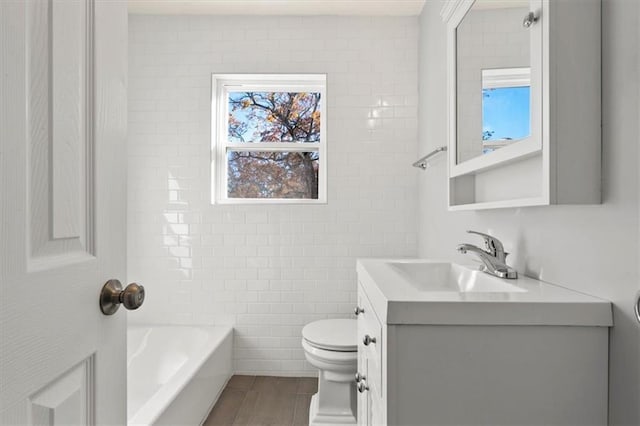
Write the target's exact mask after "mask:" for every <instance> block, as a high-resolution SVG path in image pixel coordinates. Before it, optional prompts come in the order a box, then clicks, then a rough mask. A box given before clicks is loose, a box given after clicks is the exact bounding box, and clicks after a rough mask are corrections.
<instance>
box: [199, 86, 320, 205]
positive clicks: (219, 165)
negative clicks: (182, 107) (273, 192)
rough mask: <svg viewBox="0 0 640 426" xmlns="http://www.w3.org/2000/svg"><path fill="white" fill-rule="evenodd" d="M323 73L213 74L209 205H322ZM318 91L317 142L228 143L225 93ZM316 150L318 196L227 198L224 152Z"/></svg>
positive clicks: (227, 114)
mask: <svg viewBox="0 0 640 426" xmlns="http://www.w3.org/2000/svg"><path fill="white" fill-rule="evenodd" d="M326 81H327V76H326V74H213V75H212V84H211V202H212V203H213V204H325V203H326V202H327V97H326ZM237 91H240V92H251V91H253V92H287V91H289V92H320V100H321V102H320V141H319V142H305V143H300V142H259V143H247V142H242V143H238V142H229V141H228V129H227V126H228V116H229V102H228V94H229V92H237ZM229 150H233V151H272V152H273V151H280V152H295V151H298V152H309V151H317V152H318V157H319V158H318V198H317V199H308V198H229V197H228V194H227V179H228V173H227V152H228V151H229Z"/></svg>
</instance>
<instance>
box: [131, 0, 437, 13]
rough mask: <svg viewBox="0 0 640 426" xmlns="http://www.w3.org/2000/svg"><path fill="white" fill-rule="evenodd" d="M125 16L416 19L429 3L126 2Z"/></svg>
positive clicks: (393, 0)
mask: <svg viewBox="0 0 640 426" xmlns="http://www.w3.org/2000/svg"><path fill="white" fill-rule="evenodd" d="M128 1H129V13H133V14H162V15H368V16H370V15H378V16H380V15H391V16H412V15H419V14H420V12H421V11H422V6H423V5H424V3H425V1H433V0H128Z"/></svg>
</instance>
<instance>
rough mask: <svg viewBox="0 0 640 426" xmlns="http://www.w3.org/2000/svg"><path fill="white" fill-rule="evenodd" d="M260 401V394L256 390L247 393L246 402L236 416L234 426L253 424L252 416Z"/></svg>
mask: <svg viewBox="0 0 640 426" xmlns="http://www.w3.org/2000/svg"><path fill="white" fill-rule="evenodd" d="M257 400H258V392H256V391H254V390H250V391H247V394H246V396H245V397H244V401H242V405H241V406H240V409H239V410H238V414H236V418H235V420H234V422H233V425H234V426H248V425H250V424H251V423H250V422H251V416H252V415H253V410H254V409H255V406H256V401H257Z"/></svg>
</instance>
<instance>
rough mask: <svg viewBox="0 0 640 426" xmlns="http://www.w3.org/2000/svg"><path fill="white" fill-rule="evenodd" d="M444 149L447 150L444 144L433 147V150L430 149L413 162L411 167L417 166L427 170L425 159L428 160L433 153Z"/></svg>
mask: <svg viewBox="0 0 640 426" xmlns="http://www.w3.org/2000/svg"><path fill="white" fill-rule="evenodd" d="M446 150H447V147H446V146H439V147H437V148H436V149H434V150H433V151H431V152H430V153H428V154H427V155H425V156H424V157H422V158H421V159H419V160H418V161H416V162H415V163H413V167H418V168H421V169H422V170H427V167H429V163H428V161H427V160H429V159H430V158H431V157H433V156H434V155H436V154H438V153H440V152H443V151H446Z"/></svg>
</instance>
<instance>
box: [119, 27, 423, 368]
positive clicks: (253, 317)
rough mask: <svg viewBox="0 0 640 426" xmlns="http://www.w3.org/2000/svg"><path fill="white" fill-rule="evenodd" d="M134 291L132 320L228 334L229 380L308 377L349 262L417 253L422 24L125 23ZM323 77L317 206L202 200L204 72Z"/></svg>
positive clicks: (347, 298)
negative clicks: (324, 139) (138, 287)
mask: <svg viewBox="0 0 640 426" xmlns="http://www.w3.org/2000/svg"><path fill="white" fill-rule="evenodd" d="M129 30H130V35H129V37H130V40H129V63H130V65H129V66H130V70H129V151H128V157H129V207H128V211H129V214H128V218H129V220H128V226H129V229H128V235H129V244H128V250H129V252H128V259H129V267H128V273H129V277H128V278H129V280H135V281H139V282H141V283H143V284H144V285H145V287H146V289H147V292H148V296H147V300H146V301H145V305H144V307H143V308H142V309H141V310H140V311H136V312H133V313H132V314H131V315H130V316H129V319H130V321H132V322H139V323H178V324H194V323H198V324H216V323H227V324H234V325H235V326H236V339H235V358H236V369H237V370H238V371H239V372H244V373H261V374H313V369H312V368H311V367H310V366H309V365H307V363H306V361H304V355H303V352H302V350H301V348H300V331H301V329H302V326H303V325H304V324H305V323H307V322H310V321H313V320H316V319H321V318H330V317H349V316H350V313H351V311H352V308H353V307H354V304H355V293H356V274H355V259H356V258H357V257H370V256H379V257H381V256H415V255H416V253H417V238H416V226H417V214H416V212H417V201H416V194H417V178H418V176H422V177H424V175H420V173H422V172H420V171H419V170H417V169H415V168H412V167H411V163H412V162H413V161H415V159H416V158H417V155H418V152H417V102H418V94H417V89H418V78H417V39H418V26H417V18H415V17H402V18H372V17H371V18H370V17H313V18H310V17H186V16H172V17H156V16H131V17H130V26H129ZM222 72H228V73H232V72H246V73H255V72H265V73H269V72H278V73H287V72H292V73H296V72H297V73H304V72H310V73H327V74H328V115H329V118H328V119H329V121H328V135H329V140H328V143H329V145H328V150H329V155H328V168H329V172H328V189H329V194H328V199H329V202H328V204H326V205H317V206H309V205H292V206H286V205H282V206H273V205H270V206H260V205H254V206H214V205H211V204H210V195H209V194H210V181H209V171H210V170H209V158H210V156H209V150H210V148H209V147H210V85H211V83H210V76H211V73H222Z"/></svg>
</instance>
